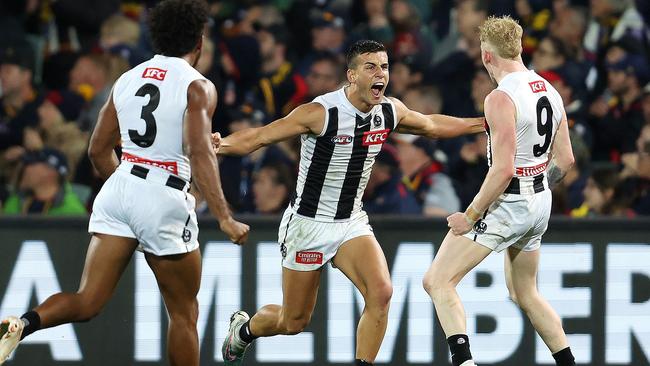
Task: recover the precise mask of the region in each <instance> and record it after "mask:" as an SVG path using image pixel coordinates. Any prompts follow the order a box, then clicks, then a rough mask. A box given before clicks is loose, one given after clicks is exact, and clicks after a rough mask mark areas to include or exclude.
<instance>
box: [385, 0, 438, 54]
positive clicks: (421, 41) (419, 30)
mask: <svg viewBox="0 0 650 366" xmlns="http://www.w3.org/2000/svg"><path fill="white" fill-rule="evenodd" d="M389 18H390V21H391V24H392V26H393V30H394V31H395V35H394V38H393V44H392V51H393V55H394V57H396V58H401V57H406V56H411V57H416V56H417V57H420V58H422V59H424V60H430V59H431V53H432V49H431V45H432V44H433V36H432V35H431V32H430V31H429V29H428V27H427V26H425V25H423V24H422V22H421V20H422V17H421V16H420V14H419V13H418V11H417V8H416V7H415V6H414V5H413V4H412V2H410V1H407V0H393V1H391V3H390V15H389Z"/></svg>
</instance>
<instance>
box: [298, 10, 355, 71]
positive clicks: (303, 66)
mask: <svg viewBox="0 0 650 366" xmlns="http://www.w3.org/2000/svg"><path fill="white" fill-rule="evenodd" d="M310 19H311V26H312V28H311V47H310V49H309V51H308V52H307V53H306V54H305V56H303V57H302V58H301V61H300V63H299V64H298V72H299V73H300V75H307V73H308V72H309V68H310V67H311V64H312V63H313V62H314V60H316V58H317V57H318V55H320V54H322V53H325V52H328V53H333V54H336V55H342V54H344V53H345V46H346V38H347V34H346V30H345V19H344V18H343V16H342V15H341V14H339V13H337V12H333V11H322V10H315V11H313V12H312V14H311V17H310Z"/></svg>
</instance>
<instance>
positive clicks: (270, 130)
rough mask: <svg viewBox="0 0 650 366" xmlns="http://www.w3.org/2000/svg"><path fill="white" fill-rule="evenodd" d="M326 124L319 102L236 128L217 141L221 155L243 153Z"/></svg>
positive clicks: (313, 131)
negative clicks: (263, 122) (260, 123)
mask: <svg viewBox="0 0 650 366" xmlns="http://www.w3.org/2000/svg"><path fill="white" fill-rule="evenodd" d="M324 124H325V108H324V107H323V106H322V105H321V104H319V103H307V104H303V105H300V106H298V107H296V109H294V110H293V111H291V113H289V114H288V115H287V116H286V117H283V118H280V119H278V120H275V121H273V122H271V123H269V124H268V125H266V126H263V127H257V128H247V129H244V130H241V131H237V132H235V133H233V134H231V135H228V136H227V137H225V138H222V139H221V141H220V144H219V151H218V154H220V155H246V154H249V153H251V152H253V151H255V150H257V149H259V148H260V147H262V146H266V145H270V144H274V143H276V142H279V141H282V140H286V139H288V138H290V137H294V136H297V135H300V134H303V133H314V134H319V133H320V132H321V131H322V129H323V126H324Z"/></svg>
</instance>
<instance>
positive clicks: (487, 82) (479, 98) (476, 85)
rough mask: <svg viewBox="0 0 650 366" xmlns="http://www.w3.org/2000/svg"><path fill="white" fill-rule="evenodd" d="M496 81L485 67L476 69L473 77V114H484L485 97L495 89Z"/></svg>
mask: <svg viewBox="0 0 650 366" xmlns="http://www.w3.org/2000/svg"><path fill="white" fill-rule="evenodd" d="M494 87H495V85H494V81H492V79H491V78H490V75H488V73H487V71H486V70H485V68H478V69H476V73H475V74H474V78H473V79H472V103H473V105H474V111H473V112H472V114H473V115H476V116H478V115H482V114H483V113H484V112H483V102H484V101H485V98H486V97H487V96H488V94H490V92H492V90H494Z"/></svg>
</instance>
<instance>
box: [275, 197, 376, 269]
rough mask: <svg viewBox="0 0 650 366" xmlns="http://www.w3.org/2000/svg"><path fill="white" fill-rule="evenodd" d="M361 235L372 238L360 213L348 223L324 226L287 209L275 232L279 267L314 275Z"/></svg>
mask: <svg viewBox="0 0 650 366" xmlns="http://www.w3.org/2000/svg"><path fill="white" fill-rule="evenodd" d="M364 235H373V236H374V234H373V232H372V227H370V224H369V223H368V215H367V214H366V213H365V212H363V211H362V212H361V213H360V214H358V215H355V217H353V218H351V219H350V220H346V221H334V222H324V221H316V220H314V219H312V218H308V217H304V216H300V215H298V214H296V213H294V212H293V209H292V208H291V207H288V208H287V209H286V210H285V211H284V215H283V216H282V222H281V223H280V229H279V231H278V243H279V244H280V251H281V253H282V266H283V267H286V268H289V269H293V270H296V271H315V270H317V269H319V268H320V267H322V266H323V265H324V264H325V263H327V262H329V261H330V260H331V259H332V258H333V257H334V256H335V255H336V252H337V251H338V250H339V247H340V246H341V245H342V244H343V243H345V242H347V241H348V240H351V239H354V238H357V237H359V236H364Z"/></svg>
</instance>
